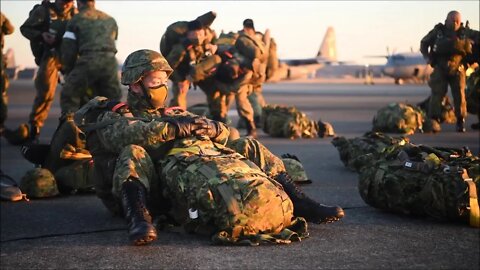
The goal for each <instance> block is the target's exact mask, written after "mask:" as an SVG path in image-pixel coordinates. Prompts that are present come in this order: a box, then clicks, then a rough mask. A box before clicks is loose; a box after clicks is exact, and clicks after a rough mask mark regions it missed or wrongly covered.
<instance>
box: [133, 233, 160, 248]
mask: <svg viewBox="0 0 480 270" xmlns="http://www.w3.org/2000/svg"><path fill="white" fill-rule="evenodd" d="M155 240H157V234H156V233H149V234H147V235H142V236H137V237H130V241H132V243H133V244H134V245H135V246H144V245H148V244H150V243H151V242H153V241H155Z"/></svg>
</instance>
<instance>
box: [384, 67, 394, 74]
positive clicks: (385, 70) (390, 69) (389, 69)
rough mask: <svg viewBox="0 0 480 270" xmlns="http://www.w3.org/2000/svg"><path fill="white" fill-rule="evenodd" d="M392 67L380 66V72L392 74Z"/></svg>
mask: <svg viewBox="0 0 480 270" xmlns="http://www.w3.org/2000/svg"><path fill="white" fill-rule="evenodd" d="M393 71H394V68H393V67H384V68H382V72H383V74H385V75H390V76H391V75H393Z"/></svg>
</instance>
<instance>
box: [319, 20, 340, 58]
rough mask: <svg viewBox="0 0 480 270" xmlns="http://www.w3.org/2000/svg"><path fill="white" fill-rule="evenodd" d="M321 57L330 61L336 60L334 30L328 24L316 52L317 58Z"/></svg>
mask: <svg viewBox="0 0 480 270" xmlns="http://www.w3.org/2000/svg"><path fill="white" fill-rule="evenodd" d="M318 57H322V58H325V59H328V60H331V61H337V44H336V37H335V30H334V28H333V27H331V26H329V27H328V28H327V32H326V33H325V37H324V38H323V41H322V45H321V46H320V49H319V50H318V53H317V58H318Z"/></svg>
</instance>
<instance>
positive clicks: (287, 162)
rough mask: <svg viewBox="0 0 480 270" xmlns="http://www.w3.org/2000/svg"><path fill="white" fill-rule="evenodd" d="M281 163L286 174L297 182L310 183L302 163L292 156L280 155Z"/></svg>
mask: <svg viewBox="0 0 480 270" xmlns="http://www.w3.org/2000/svg"><path fill="white" fill-rule="evenodd" d="M282 161H283V165H284V166H285V170H286V171H287V173H288V175H289V176H290V177H291V178H292V180H293V181H294V182H295V183H297V184H309V183H312V180H310V179H309V178H308V176H307V172H306V171H305V168H304V167H303V165H302V163H301V162H300V161H299V160H297V159H294V158H284V157H282Z"/></svg>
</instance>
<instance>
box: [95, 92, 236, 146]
mask: <svg viewBox="0 0 480 270" xmlns="http://www.w3.org/2000/svg"><path fill="white" fill-rule="evenodd" d="M128 104H129V106H130V111H131V113H132V115H133V116H135V117H138V118H142V120H129V119H128V118H126V117H125V116H124V115H120V114H118V113H115V112H111V111H107V112H105V113H104V114H102V115H100V116H99V117H98V123H101V122H103V121H110V120H112V119H115V120H117V121H114V123H113V124H111V125H108V126H106V127H104V128H102V129H100V130H98V131H97V134H98V135H99V137H100V139H101V141H102V143H103V145H104V147H105V148H106V150H108V151H111V152H113V153H120V151H121V150H122V149H123V147H125V146H127V145H130V144H136V145H139V146H141V147H143V148H145V149H147V150H153V151H155V150H156V149H159V148H160V147H162V146H163V145H165V144H166V143H167V142H171V143H173V148H177V149H180V148H186V149H187V148H188V149H192V148H195V147H199V148H203V147H207V148H215V147H218V146H220V145H223V144H225V143H226V142H227V140H228V135H229V134H230V132H229V130H228V128H227V127H226V126H225V125H224V124H222V123H220V125H221V132H220V134H219V135H218V136H217V137H215V138H208V137H203V136H202V137H187V138H178V139H177V138H176V137H175V133H176V132H175V131H176V130H175V129H176V128H175V126H173V125H172V124H170V123H169V122H167V121H165V117H172V118H175V117H198V116H197V115H194V114H192V113H189V112H184V111H180V110H176V109H166V110H164V111H163V112H161V111H157V110H144V109H142V108H145V107H144V105H143V104H142V101H139V100H137V99H135V98H133V97H132V95H129V101H128ZM219 144H220V145H219ZM200 150H202V149H200Z"/></svg>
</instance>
